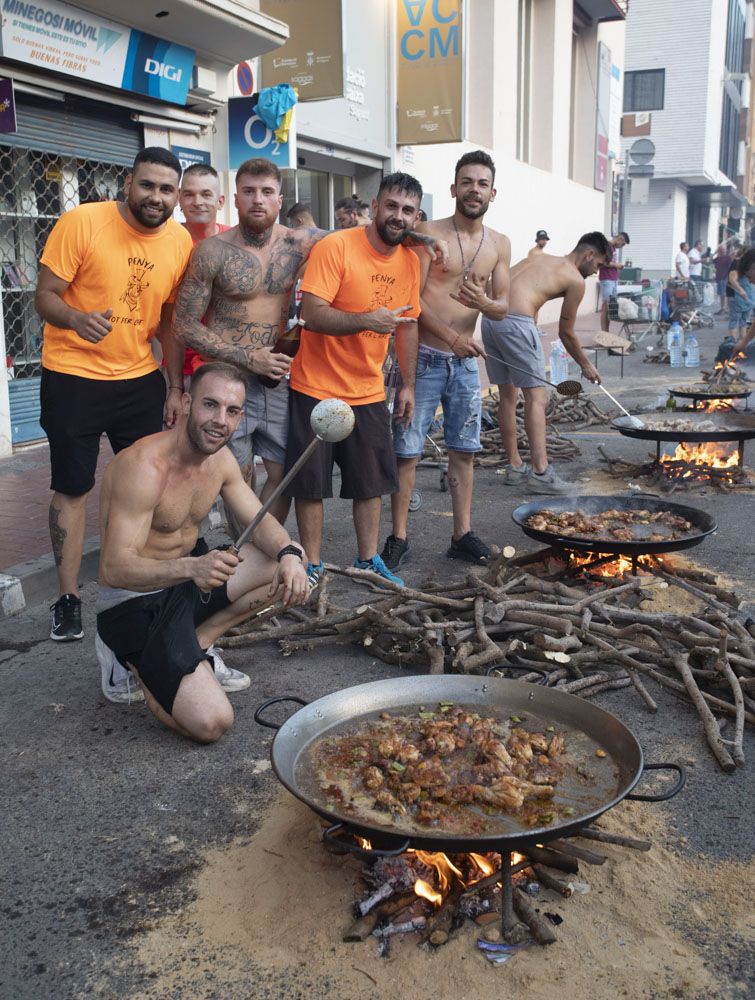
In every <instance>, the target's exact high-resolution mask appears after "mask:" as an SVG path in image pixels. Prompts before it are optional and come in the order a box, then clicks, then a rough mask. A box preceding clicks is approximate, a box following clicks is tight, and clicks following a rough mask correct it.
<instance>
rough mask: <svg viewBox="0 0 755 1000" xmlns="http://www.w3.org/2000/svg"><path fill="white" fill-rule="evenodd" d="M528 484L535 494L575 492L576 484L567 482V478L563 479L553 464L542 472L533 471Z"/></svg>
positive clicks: (528, 478) (528, 477)
mask: <svg viewBox="0 0 755 1000" xmlns="http://www.w3.org/2000/svg"><path fill="white" fill-rule="evenodd" d="M527 485H528V486H529V488H530V489H531V490H532V492H533V493H535V494H545V493H547V494H557V495H564V494H569V493H573V492H574V486H573V484H572V483H567V482H566V481H565V480H563V479H561V478H560V477H559V476H557V475H556V470H555V469H554V468H553V466H552V465H549V466H548V468H547V469H546V470H545V472H543V473H542V474H538V473H537V472H531V473H530V474H529V476H527Z"/></svg>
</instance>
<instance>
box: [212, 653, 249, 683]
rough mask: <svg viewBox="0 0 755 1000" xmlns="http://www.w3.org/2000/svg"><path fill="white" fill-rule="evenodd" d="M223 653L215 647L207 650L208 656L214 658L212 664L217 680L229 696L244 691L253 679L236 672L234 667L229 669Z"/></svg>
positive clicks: (239, 671)
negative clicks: (234, 692)
mask: <svg viewBox="0 0 755 1000" xmlns="http://www.w3.org/2000/svg"><path fill="white" fill-rule="evenodd" d="M221 652H222V651H221V650H220V649H216V648H215V646H208V648H207V650H206V653H207V655H208V656H211V657H212V663H213V666H214V667H215V680H216V681H217V682H218V684H219V685H220V686H221V687H222V689H223V690H224V691H227V692H228V693H229V694H230V693H232V692H233V691H244V690H245V689H246V688H248V687H249V685H250V684H251V683H252V678H251V677H250V676H249V674H245V673H244V672H243V671H241V670H234V669H233V667H229V666H228V664H227V663H226V662H225V660H224V659H223V657H222V656H221V655H220V653H221Z"/></svg>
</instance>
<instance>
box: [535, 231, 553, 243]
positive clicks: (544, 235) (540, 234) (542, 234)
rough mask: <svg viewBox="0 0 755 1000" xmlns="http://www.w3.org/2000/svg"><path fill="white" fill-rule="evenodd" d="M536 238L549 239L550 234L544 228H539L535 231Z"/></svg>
mask: <svg viewBox="0 0 755 1000" xmlns="http://www.w3.org/2000/svg"><path fill="white" fill-rule="evenodd" d="M535 239H536V240H549V239H550V236H549V235H548V234H547V233H546V231H545V230H544V229H538V231H537V232H536V233H535Z"/></svg>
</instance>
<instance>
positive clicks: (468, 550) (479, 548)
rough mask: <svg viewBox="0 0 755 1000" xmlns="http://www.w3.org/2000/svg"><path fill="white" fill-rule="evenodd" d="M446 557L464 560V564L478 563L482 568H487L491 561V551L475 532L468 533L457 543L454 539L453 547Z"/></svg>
mask: <svg viewBox="0 0 755 1000" xmlns="http://www.w3.org/2000/svg"><path fill="white" fill-rule="evenodd" d="M446 555H447V556H448V557H449V559H463V560H464V562H470V563H477V564H478V565H480V566H487V564H488V562H489V561H490V549H489V548H488V546H487V545H486V544H485V542H483V540H482V539H481V538H478V537H477V535H475V533H474V532H473V531H468V532H467V533H466V535H462V536H461V538H459V539H457V540H456V541H454V540H453V538H452V539H451V547H450V548H449V550H448V552H446Z"/></svg>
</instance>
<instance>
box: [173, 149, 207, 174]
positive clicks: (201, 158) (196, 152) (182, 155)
mask: <svg viewBox="0 0 755 1000" xmlns="http://www.w3.org/2000/svg"><path fill="white" fill-rule="evenodd" d="M170 151H171V153H172V154H173V155H174V156H175V157H176V159H177V160H178V162H179V163H180V164H181V170H188V168H189V167H193V166H194V164H195V163H203V164H206V165H207V166H208V167H209V166H210V164H211V162H212V161H211V159H210V153H209V151H208V150H206V149H189V147H188V146H171V147H170Z"/></svg>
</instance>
